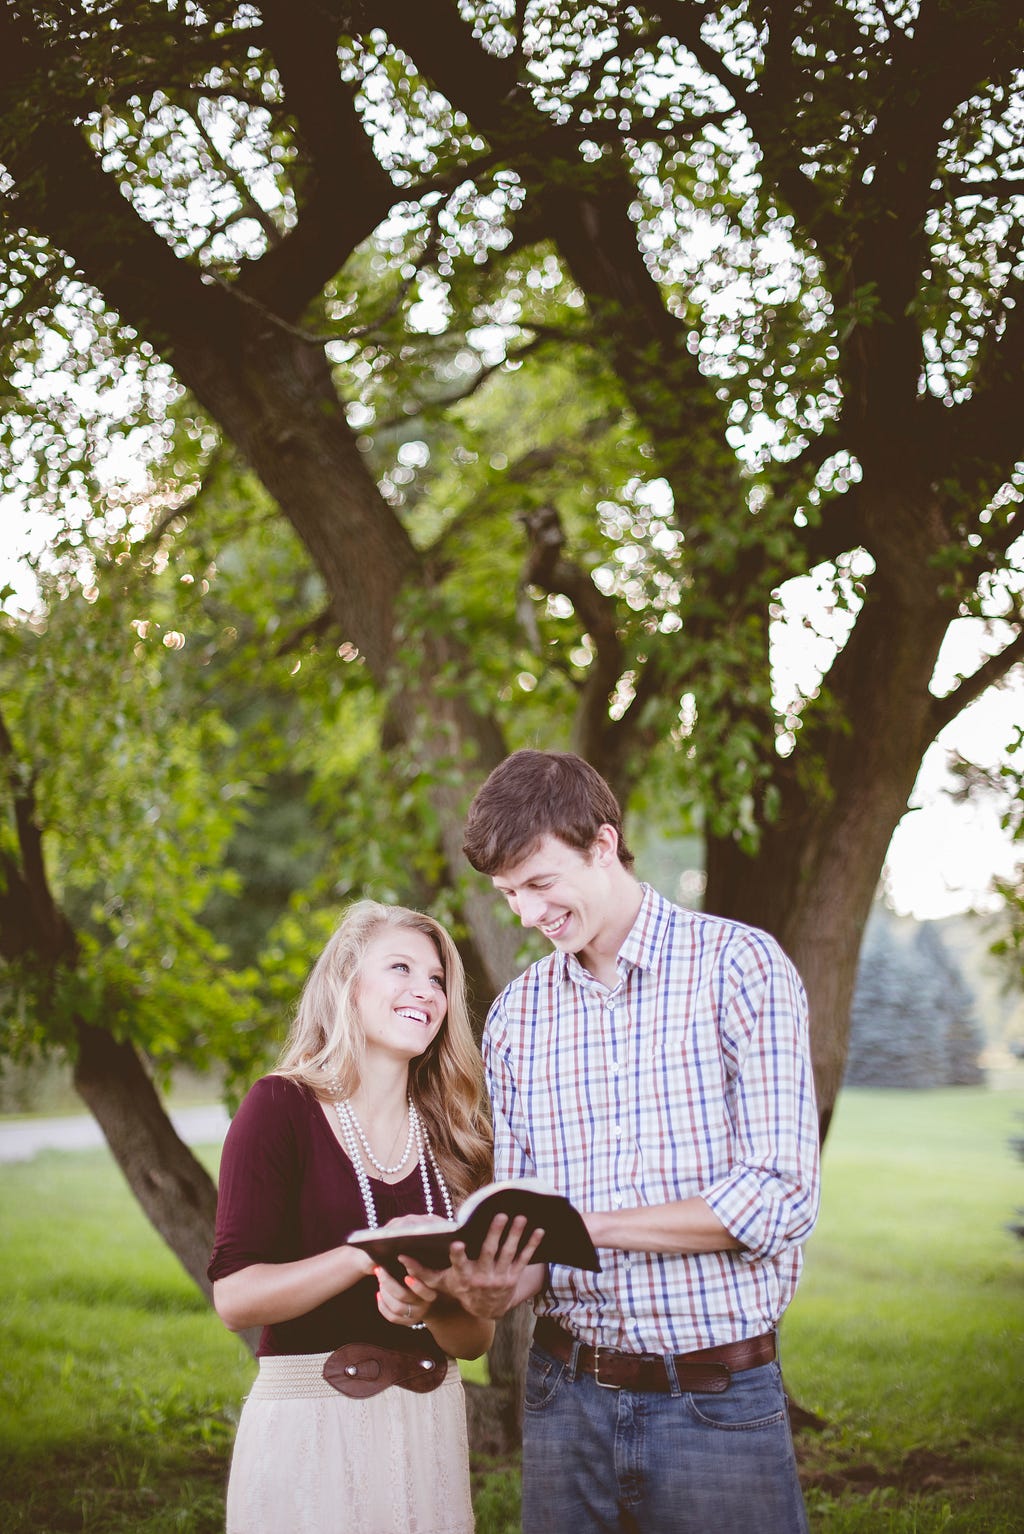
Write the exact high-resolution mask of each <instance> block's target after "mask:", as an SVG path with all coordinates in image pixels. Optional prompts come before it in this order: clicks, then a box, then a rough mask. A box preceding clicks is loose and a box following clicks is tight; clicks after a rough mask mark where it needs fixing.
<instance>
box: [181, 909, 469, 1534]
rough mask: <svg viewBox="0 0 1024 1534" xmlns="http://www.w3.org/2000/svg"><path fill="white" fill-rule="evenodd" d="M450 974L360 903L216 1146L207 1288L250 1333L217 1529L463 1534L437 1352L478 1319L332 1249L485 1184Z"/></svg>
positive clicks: (419, 942)
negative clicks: (250, 1367) (253, 1370)
mask: <svg viewBox="0 0 1024 1534" xmlns="http://www.w3.org/2000/svg"><path fill="white" fill-rule="evenodd" d="M482 1104H483V1092H482V1072H481V1066H480V1057H479V1052H478V1050H477V1049H476V1047H475V1045H474V1042H473V1037H472V1034H471V1031H470V1026H469V1018H468V1013H467V1008H466V1001H465V988H464V980H463V972H462V964H461V961H460V959H459V956H458V953H457V951H456V949H455V945H454V944H453V942H452V940H451V938H450V937H449V936H448V934H447V933H446V932H445V931H444V929H443V928H442V927H440V926H439V925H438V923H437V922H435V921H433V920H432V919H431V918H430V917H428V916H422V915H420V914H419V913H417V912H414V911H408V910H404V909H402V908H401V907H388V906H382V905H377V904H375V903H373V902H371V901H364V902H361V903H360V904H358V905H355V906H353V907H352V908H351V909H350V910H349V911H348V913H347V914H346V916H345V917H344V919H343V921H342V923H341V925H340V926H339V927H338V929H337V931H336V932H335V933H334V935H333V936H332V937H331V939H330V941H329V942H328V944H327V946H326V948H325V949H324V951H323V953H322V954H321V955H320V958H319V959H318V960H317V962H316V964H315V965H314V967H313V970H312V972H311V974H310V976H309V979H308V980H307V983H306V986H305V989H304V991H303V995H302V999H301V1001H300V1004H299V1008H298V1013H297V1015H296V1019H295V1022H294V1025H293V1027H292V1030H291V1033H290V1035H289V1038H288V1042H287V1044H286V1046H285V1049H284V1052H283V1054H282V1056H281V1059H280V1061H279V1063H278V1066H277V1069H276V1071H275V1072H274V1074H272V1075H270V1076H265V1077H264V1078H263V1079H262V1080H260V1081H258V1082H256V1084H255V1086H254V1087H253V1088H252V1090H251V1091H250V1092H249V1094H248V1095H247V1097H246V1098H245V1101H244V1102H243V1103H242V1105H241V1107H240V1108H239V1110H238V1113H237V1114H236V1116H235V1118H234V1120H233V1122H232V1125H231V1128H230V1130H229V1131H228V1136H227V1140H226V1141H225V1145H224V1154H223V1158H222V1162H221V1175H220V1193H219V1198H218V1206H217V1234H216V1243H215V1246H214V1251H213V1256H212V1259H211V1262H210V1268H209V1276H210V1278H211V1280H212V1281H213V1299H214V1304H215V1306H216V1308H217V1312H218V1314H219V1315H220V1316H221V1318H222V1319H223V1320H224V1321H225V1322H226V1324H227V1325H228V1326H229V1327H231V1328H232V1330H235V1331H237V1330H240V1329H242V1328H245V1327H252V1326H261V1327H262V1328H263V1331H262V1336H261V1340H260V1345H259V1350H258V1352H259V1358H260V1372H259V1376H258V1378H257V1380H256V1383H255V1385H254V1387H253V1390H252V1392H251V1394H250V1395H249V1397H248V1399H247V1400H246V1403H245V1406H244V1408H243V1411H242V1416H241V1420H240V1422H239V1427H238V1434H237V1438H236V1442H235V1451H234V1456H233V1459H232V1466H231V1476H230V1480H229V1484H228V1498H227V1529H228V1534H283V1531H285V1530H287V1531H288V1534H343V1531H344V1534H391V1531H395V1534H397V1531H401V1534H413V1531H418V1534H465V1531H469V1530H472V1528H473V1515H472V1509H471V1505H470V1495H469V1466H468V1451H467V1443H466V1423H465V1402H464V1398H463V1393H462V1385H461V1381H460V1379H459V1372H458V1369H457V1367H456V1366H455V1365H454V1364H452V1363H450V1362H449V1359H450V1357H451V1356H453V1355H454V1356H458V1357H462V1358H475V1357H477V1356H478V1355H479V1354H480V1353H482V1352H483V1351H484V1350H485V1349H486V1348H487V1347H488V1345H489V1344H490V1341H491V1336H492V1332H493V1323H492V1322H490V1321H485V1320H480V1319H478V1318H476V1317H473V1316H470V1315H468V1314H466V1312H465V1311H463V1310H462V1309H461V1308H460V1307H459V1306H458V1304H457V1303H456V1302H455V1301H453V1300H450V1299H447V1298H446V1297H444V1296H443V1295H441V1294H439V1293H438V1292H437V1291H436V1290H434V1289H432V1288H430V1287H429V1285H428V1284H427V1283H425V1282H423V1281H422V1280H421V1279H419V1278H412V1277H404V1279H401V1280H400V1279H398V1278H395V1277H392V1276H391V1275H390V1274H388V1273H386V1272H384V1271H383V1270H382V1269H375V1268H374V1267H373V1265H372V1261H371V1259H370V1258H369V1257H368V1256H366V1254H365V1253H363V1252H360V1251H358V1250H357V1249H356V1248H355V1247H350V1246H346V1245H345V1241H346V1238H347V1237H348V1236H349V1235H350V1234H351V1232H352V1231H353V1230H355V1229H361V1228H365V1227H374V1226H378V1225H384V1224H386V1223H388V1222H390V1221H392V1220H394V1219H398V1218H401V1217H403V1216H406V1217H407V1216H410V1215H415V1216H422V1215H423V1214H424V1213H426V1214H431V1213H432V1214H435V1215H437V1216H448V1217H450V1215H451V1213H452V1210H453V1207H455V1208H457V1207H458V1205H459V1203H460V1202H461V1201H462V1199H463V1198H465V1196H466V1195H467V1194H468V1193H470V1192H472V1191H473V1190H474V1189H475V1188H477V1187H479V1186H481V1185H482V1184H484V1183H486V1182H487V1181H488V1179H489V1177H490V1173H491V1139H490V1134H489V1131H488V1125H487V1120H486V1117H485V1114H484V1110H483V1106H482Z"/></svg>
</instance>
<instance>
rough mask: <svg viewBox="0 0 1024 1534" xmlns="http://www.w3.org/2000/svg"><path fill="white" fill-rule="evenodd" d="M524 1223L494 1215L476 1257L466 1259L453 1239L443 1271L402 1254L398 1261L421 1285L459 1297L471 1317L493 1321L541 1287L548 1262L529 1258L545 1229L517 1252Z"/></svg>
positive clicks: (518, 1219) (460, 1245)
mask: <svg viewBox="0 0 1024 1534" xmlns="http://www.w3.org/2000/svg"><path fill="white" fill-rule="evenodd" d="M526 1226H527V1221H526V1220H525V1218H524V1217H523V1216H522V1215H517V1216H516V1218H515V1219H514V1220H513V1221H512V1222H511V1223H510V1222H509V1218H508V1215H507V1214H498V1215H495V1217H494V1219H493V1220H492V1221H491V1228H490V1230H489V1231H488V1232H487V1235H486V1237H485V1238H484V1243H483V1246H482V1247H481V1248H480V1255H479V1257H477V1258H476V1259H475V1260H474V1259H471V1258H469V1257H467V1256H466V1248H465V1246H464V1244H463V1243H462V1242H461V1241H455V1242H453V1243H452V1247H451V1259H452V1265H451V1267H450V1268H445V1269H443V1270H442V1271H441V1272H437V1273H435V1272H431V1271H430V1270H429V1269H427V1268H424V1267H422V1266H421V1265H420V1264H419V1263H418V1262H414V1261H413V1259H412V1258H411V1257H402V1258H401V1262H402V1263H403V1265H404V1266H405V1267H406V1268H407V1269H408V1270H409V1272H410V1273H411V1274H412V1275H413V1276H414V1277H415V1278H417V1279H419V1280H420V1282H421V1283H423V1284H426V1285H428V1286H429V1287H430V1288H431V1289H435V1290H437V1289H439V1290H441V1291H442V1293H444V1294H447V1295H448V1296H449V1297H450V1298H451V1299H453V1300H457V1301H458V1303H459V1304H460V1305H461V1306H462V1308H463V1310H465V1311H466V1312H468V1314H469V1315H471V1316H480V1317H481V1318H483V1319H484V1320H488V1321H490V1320H494V1319H496V1318H497V1317H498V1316H503V1315H505V1314H506V1312H507V1311H510V1310H511V1309H512V1308H513V1307H514V1306H516V1305H518V1304H519V1303H520V1301H521V1300H525V1299H528V1298H529V1297H530V1296H531V1295H533V1294H537V1293H539V1291H540V1290H541V1289H542V1288H543V1286H544V1280H545V1277H546V1276H547V1266H546V1265H545V1264H544V1263H540V1262H532V1261H531V1259H532V1257H533V1254H534V1252H535V1251H536V1250H537V1248H538V1247H539V1246H540V1243H541V1241H542V1240H543V1238H544V1232H543V1230H535V1231H534V1232H533V1234H532V1235H531V1236H530V1239H529V1240H528V1241H527V1242H526V1243H525V1245H524V1246H523V1249H522V1251H521V1252H519V1243H520V1241H521V1240H522V1238H523V1232H524V1231H525V1230H526ZM517 1252H518V1256H517V1255H515V1254H516V1253H517Z"/></svg>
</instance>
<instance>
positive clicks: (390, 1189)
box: [207, 1076, 444, 1357]
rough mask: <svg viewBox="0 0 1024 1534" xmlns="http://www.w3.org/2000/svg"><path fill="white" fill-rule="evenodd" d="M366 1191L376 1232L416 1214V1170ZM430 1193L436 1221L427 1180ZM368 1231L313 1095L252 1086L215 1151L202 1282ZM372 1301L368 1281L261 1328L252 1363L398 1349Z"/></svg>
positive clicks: (373, 1287) (405, 1337) (348, 1171)
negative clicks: (346, 1345)
mask: <svg viewBox="0 0 1024 1534" xmlns="http://www.w3.org/2000/svg"><path fill="white" fill-rule="evenodd" d="M370 1188H371V1191H372V1193H373V1201H374V1205H375V1207H376V1210H377V1222H378V1224H380V1225H385V1224H386V1223H387V1221H388V1220H391V1219H394V1217H395V1216H396V1215H399V1214H424V1213H426V1208H425V1201H424V1198H423V1182H422V1179H421V1177H420V1171H419V1167H418V1166H414V1167H413V1169H412V1171H411V1172H410V1173H409V1175H408V1177H403V1179H402V1181H401V1182H396V1183H384V1182H379V1181H378V1180H377V1179H376V1178H371V1179H370ZM431 1191H432V1193H433V1196H434V1209H435V1211H437V1212H439V1213H443V1212H444V1205H443V1201H442V1198H441V1196H440V1193H439V1191H438V1188H437V1186H436V1182H435V1179H434V1177H433V1173H431ZM368 1224H369V1220H368V1219H367V1214H366V1210H365V1208H364V1207H363V1198H362V1194H361V1193H360V1191H359V1184H358V1182H357V1180H356V1173H355V1168H354V1167H353V1165H352V1163H351V1161H350V1160H349V1158H348V1157H347V1156H346V1154H345V1152H344V1150H343V1149H342V1147H341V1145H340V1144H339V1142H338V1140H337V1139H336V1137H335V1135H334V1133H333V1131H332V1129H331V1126H330V1124H328V1122H327V1120H326V1118H325V1117H324V1112H323V1109H322V1108H321V1106H320V1104H319V1102H318V1101H317V1099H316V1098H315V1097H314V1096H313V1093H312V1092H310V1091H308V1090H307V1088H306V1087H304V1086H302V1085H301V1084H300V1083H299V1082H296V1081H291V1080H288V1079H287V1078H286V1077H284V1076H264V1077H262V1078H261V1079H260V1080H259V1081H257V1082H256V1083H255V1085H254V1086H253V1087H252V1089H251V1090H250V1091H249V1093H248V1094H247V1095H246V1097H245V1099H244V1101H243V1103H242V1105H241V1107H240V1108H239V1110H238V1112H237V1113H236V1114H235V1117H234V1118H233V1119H232V1121H231V1126H230V1128H229V1129H228V1133H227V1138H226V1139H225V1141H224V1151H223V1155H222V1157H221V1164H220V1187H219V1191H218V1196H217V1231H216V1236H215V1238H214V1247H213V1255H212V1257H211V1258H210V1266H209V1268H208V1269H207V1276H208V1277H209V1278H210V1280H211V1282H212V1281H213V1280H215V1279H218V1278H226V1277H227V1275H228V1274H229V1273H237V1272H238V1271H239V1270H240V1269H241V1268H247V1267H249V1266H250V1265H251V1264H252V1263H256V1262H294V1261H296V1260H297V1259H298V1258H300V1257H312V1256H315V1255H316V1253H317V1252H327V1251H330V1250H331V1248H332V1247H336V1246H341V1245H342V1243H343V1242H344V1241H345V1240H346V1239H347V1237H348V1235H349V1233H350V1232H351V1231H353V1230H361V1229H363V1227H365V1226H366V1225H368ZM376 1296H377V1280H376V1279H375V1278H369V1277H367V1278H361V1279H360V1280H359V1282H358V1283H356V1284H353V1286H352V1287H351V1288H350V1289H346V1290H344V1291H343V1292H342V1293H341V1294H337V1295H335V1296H334V1297H333V1298H332V1299H330V1300H327V1301H325V1302H324V1304H323V1305H318V1306H317V1308H316V1309H315V1310H311V1311H309V1312H308V1313H307V1314H306V1315H304V1316H297V1317H296V1318H295V1320H294V1321H278V1322H275V1323H274V1325H272V1326H265V1327H264V1328H263V1335H262V1336H261V1338H260V1345H259V1348H258V1349H257V1353H258V1354H259V1355H260V1356H261V1357H262V1356H263V1355H264V1354H276V1353H327V1352H333V1350H334V1349H335V1348H337V1347H340V1346H341V1344H342V1343H343V1342H355V1341H359V1342H376V1343H380V1344H383V1345H384V1346H388V1345H390V1346H392V1347H405V1348H408V1346H409V1329H408V1327H401V1326H392V1325H391V1323H390V1321H385V1320H384V1318H383V1316H382V1315H381V1314H380V1312H379V1311H378V1309H377V1298H376ZM416 1335H417V1336H420V1335H424V1336H425V1335H426V1334H425V1333H424V1334H420V1333H417V1334H416Z"/></svg>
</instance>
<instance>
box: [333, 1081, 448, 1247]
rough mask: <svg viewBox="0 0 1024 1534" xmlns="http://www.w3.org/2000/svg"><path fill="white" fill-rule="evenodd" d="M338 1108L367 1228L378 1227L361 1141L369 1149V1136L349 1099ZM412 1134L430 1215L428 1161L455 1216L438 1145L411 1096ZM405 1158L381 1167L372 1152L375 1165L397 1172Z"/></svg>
mask: <svg viewBox="0 0 1024 1534" xmlns="http://www.w3.org/2000/svg"><path fill="white" fill-rule="evenodd" d="M332 1085H333V1083H332ZM334 1111H335V1113H336V1114H337V1115H338V1123H339V1125H340V1126H341V1137H342V1141H343V1143H344V1146H345V1149H346V1151H347V1152H348V1159H349V1160H350V1161H351V1163H352V1165H353V1167H354V1169H355V1174H356V1181H357V1183H358V1184H359V1192H360V1194H361V1196H362V1200H363V1208H364V1210H365V1211H366V1226H367V1229H368V1230H376V1229H377V1226H378V1221H377V1206H376V1204H375V1203H374V1198H373V1189H372V1188H371V1187H370V1177H369V1174H368V1172H367V1170H366V1167H365V1166H364V1164H363V1158H362V1156H361V1155H360V1141H362V1145H363V1148H365V1149H368V1147H367V1146H366V1140H365V1136H364V1135H363V1134H362V1131H361V1130H360V1128H359V1122H358V1120H357V1119H356V1116H355V1114H354V1113H353V1112H352V1108H351V1106H350V1104H349V1103H348V1102H347V1101H340V1100H338V1099H335V1102H334ZM409 1134H410V1137H411V1139H412V1140H413V1141H414V1142H415V1145H416V1163H417V1165H418V1167H419V1169H420V1180H421V1182H422V1183H423V1201H424V1203H425V1205H426V1212H427V1214H433V1212H434V1195H433V1193H432V1191H431V1187H430V1178H429V1176H428V1175H427V1163H428V1162H429V1163H430V1167H431V1169H432V1171H433V1173H434V1177H435V1180H436V1182H437V1186H438V1187H439V1189H440V1190H441V1199H442V1201H443V1203H444V1210H445V1214H446V1215H447V1217H448V1219H449V1220H451V1219H453V1218H454V1214H455V1211H454V1208H453V1206H452V1199H451V1194H450V1193H449V1192H448V1185H447V1183H446V1182H445V1180H444V1178H443V1177H442V1176H441V1169H440V1167H439V1166H438V1164H437V1160H436V1158H435V1156H434V1148H433V1146H432V1145H431V1143H430V1140H429V1139H428V1137H427V1132H426V1130H425V1129H424V1127H423V1123H422V1121H421V1119H420V1116H419V1114H418V1113H417V1112H416V1109H415V1107H414V1106H413V1101H412V1098H411V1097H410V1098H409ZM407 1154H408V1150H407V1151H406V1155H407ZM405 1160H406V1156H405V1155H403V1157H402V1160H401V1161H400V1162H399V1163H398V1167H395V1168H381V1167H380V1163H379V1162H378V1161H377V1160H376V1158H375V1157H374V1156H373V1154H372V1152H371V1153H370V1161H371V1162H372V1163H373V1165H374V1166H376V1167H378V1169H380V1170H384V1171H397V1170H398V1169H399V1167H402V1166H404V1164H405Z"/></svg>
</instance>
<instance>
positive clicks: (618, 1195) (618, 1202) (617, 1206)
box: [612, 1193, 622, 1209]
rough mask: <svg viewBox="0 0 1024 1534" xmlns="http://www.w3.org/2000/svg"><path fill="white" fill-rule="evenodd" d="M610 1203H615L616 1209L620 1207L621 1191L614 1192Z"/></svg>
mask: <svg viewBox="0 0 1024 1534" xmlns="http://www.w3.org/2000/svg"><path fill="white" fill-rule="evenodd" d="M612 1203H613V1204H614V1205H615V1207H616V1209H621V1208H622V1194H621V1193H616V1195H615V1197H614V1198H613V1199H612Z"/></svg>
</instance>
